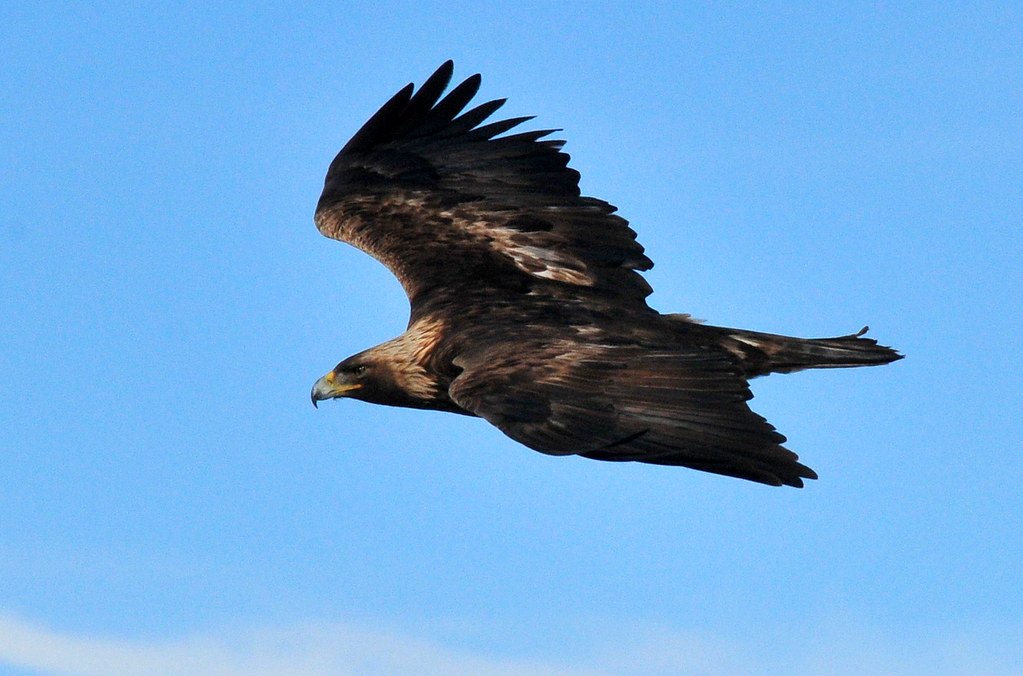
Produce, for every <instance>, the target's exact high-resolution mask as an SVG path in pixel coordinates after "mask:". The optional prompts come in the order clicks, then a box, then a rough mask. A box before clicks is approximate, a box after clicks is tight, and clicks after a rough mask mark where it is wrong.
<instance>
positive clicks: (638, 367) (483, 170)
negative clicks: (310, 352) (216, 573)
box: [311, 61, 902, 487]
mask: <svg viewBox="0 0 1023 676" xmlns="http://www.w3.org/2000/svg"><path fill="white" fill-rule="evenodd" d="M453 70H454V65H453V63H452V62H451V61H447V62H445V63H444V64H443V65H441V67H440V68H439V69H437V71H436V72H434V73H433V75H431V76H430V77H429V78H428V79H427V80H426V81H425V82H424V83H423V85H422V86H421V87H419V89H418V90H417V89H416V88H415V86H414V85H413V84H409V85H407V86H406V87H404V88H403V89H401V90H400V91H399V92H398V93H397V94H395V95H394V96H393V97H392V98H391V99H390V100H388V101H387V103H385V104H384V105H383V107H381V108H380V110H379V111H377V112H376V113H375V114H374V115H373V116H372V117H370V119H369V120H368V121H367V122H366V123H365V124H364V125H363V126H362V128H360V129H359V130H358V131H357V132H356V133H355V135H354V136H353V137H352V138H351V140H350V141H348V143H347V144H345V146H344V147H343V148H342V149H341V151H340V152H339V153H338V154H337V156H336V157H335V158H334V160H333V161H332V162H331V163H330V167H329V168H328V170H327V176H326V179H325V181H324V187H323V192H322V194H321V195H320V199H319V203H318V204H317V205H316V212H315V217H314V220H315V223H316V227H317V228H318V229H319V231H320V232H321V233H322V234H323V235H325V236H327V237H330V238H332V239H336V240H340V241H342V242H346V243H348V244H351V245H353V246H355V247H356V248H358V249H361V250H362V251H364V252H366V253H368V254H369V255H371V256H373V257H374V258H376V259H377V260H378V261H380V262H381V263H383V264H384V265H385V266H386V267H387V268H388V269H389V270H390V271H391V272H392V273H393V274H394V275H395V276H396V277H397V279H398V281H399V282H400V283H401V286H402V287H403V289H404V291H405V293H406V294H407V296H408V300H409V304H410V316H409V322H408V327H407V328H406V330H405V332H404V333H402V334H401V335H400V336H398V337H397V338H393V339H391V340H388V341H387V342H385V343H382V344H380V345H377V346H375V347H371V348H369V349H367V350H365V351H363V352H359V353H358V354H355V355H353V356H351V357H348V358H347V359H345V360H343V361H342V362H341V363H339V364H338V365H337V366H335V367H334V368H333V369H332V370H331V371H330V372H329V373H327V374H326V375H324V376H323V377H322V378H320V379H319V380H317V381H316V383H315V384H314V385H313V388H312V395H311V396H312V401H313V404H314V405H316V404H317V402H319V401H322V400H324V399H335V398H339V397H346V398H352V399H359V400H362V401H366V402H370V403H375V404H385V405H390V406H403V407H409V408H416V409H428V410H436V411H448V412H451V413H459V414H463V415H470V416H477V417H480V418H483V419H484V420H486V421H488V422H490V423H491V424H493V425H494V426H496V427H497V428H498V429H500V430H501V431H502V432H504V433H505V434H506V435H507V436H509V437H511V438H512V439H514V440H515V441H518V442H520V443H522V444H524V445H525V446H528V447H529V448H532V449H535V450H537V451H540V452H541V453H546V454H550V455H579V456H582V457H584V458H593V459H596V460H608V461H616V462H621V461H634V462H641V463H652V464H656V465H674V466H682V467H689V468H692V469H696V470H702V471H705V472H713V473H716V474H722V475H726V476H731V477H738V478H741V479H748V480H750V481H756V482H760V483H763V484H769V485H775V486H781V485H787V486H795V487H802V486H803V480H804V479H816V478H817V474H816V473H815V472H814V471H813V470H812V469H810V468H809V467H807V466H806V465H803V464H801V463H800V462H799V461H798V456H797V455H796V454H795V453H793V452H792V451H790V450H788V449H787V448H785V447H784V446H782V443H784V442H785V437H784V436H782V435H781V434H780V433H779V432H778V431H777V430H776V429H775V428H774V427H773V426H772V425H771V424H770V423H768V422H767V421H766V420H765V419H764V418H763V417H761V416H759V415H758V414H756V413H754V412H753V411H752V410H751V409H750V407H749V405H748V403H747V402H748V401H749V400H750V399H751V398H752V396H753V395H752V393H751V392H750V388H749V381H750V379H752V378H755V377H757V376H763V375H767V374H769V373H790V372H793V371H799V370H802V369H808V368H835V367H852V366H873V365H878V364H887V363H889V362H892V361H894V360H896V359H900V358H901V356H902V355H900V354H899V353H898V352H896V351H895V350H893V349H891V348H889V347H885V346H881V345H878V344H877V342H876V341H875V340H872V339H869V338H864V337H863V334H864V333H865V331H866V327H865V328H864V329H862V330H861V331H859V332H857V333H854V334H851V335H844V336H839V337H835V338H794V337H789V336H784V335H775V334H770V333H761V332H757V331H748V330H744V329H732V328H726V327H720V326H712V325H709V324H706V323H703V322H700V321H697V320H694V319H693V318H692V317H691V316H690V315H688V314H661V313H660V312H658V311H656V310H654V309H652V308H651V307H650V306H649V305H647V302H646V297H647V296H648V295H649V294H650V293H651V287H650V285H649V284H648V283H647V282H646V281H645V280H644V278H643V277H642V275H641V274H640V273H641V272H643V271H645V270H649V269H650V268H651V267H652V266H653V263H652V262H651V260H650V259H649V258H648V257H647V256H646V255H645V254H644V249H643V247H642V246H640V244H639V243H638V242H637V241H636V233H635V231H633V230H632V229H631V228H630V227H629V224H628V222H627V221H626V220H625V219H624V218H622V217H621V216H618V215H617V214H616V213H615V212H616V211H617V209H616V208H615V207H614V206H612V205H611V204H609V203H608V202H605V201H603V200H601V199H597V198H594V197H586V196H583V195H582V194H581V193H580V190H579V172H577V171H576V170H574V169H572V168H570V167H569V166H568V164H569V156H568V155H567V154H566V153H564V152H562V146H563V145H564V141H561V140H552V139H550V138H548V137H549V136H550V134H552V133H554V132H555V131H558V130H555V129H544V130H538V131H517V132H516V133H508V132H510V131H511V130H512V129H513V128H515V127H517V126H518V125H520V124H522V123H524V122H526V121H527V120H531V119H533V118H532V117H513V118H510V119H503V120H499V121H494V122H488V119H489V118H491V116H492V115H493V114H494V113H495V112H496V111H497V110H498V109H499V108H500V107H501V106H502V105H503V104H504V103H505V99H497V100H493V101H487V102H485V103H481V104H479V105H476V106H475V107H472V108H470V109H469V110H466V107H467V106H468V105H469V103H470V102H471V101H472V100H473V98H474V97H475V96H476V93H477V91H478V90H479V87H480V81H481V78H480V75H479V74H476V75H473V76H472V77H469V78H468V79H466V80H465V81H464V82H462V83H461V84H459V85H458V86H456V87H454V88H453V89H451V90H450V92H449V93H447V94H446V95H444V92H445V91H446V90H447V88H448V85H449V83H450V81H451V76H452V73H453ZM442 96H443V98H442Z"/></svg>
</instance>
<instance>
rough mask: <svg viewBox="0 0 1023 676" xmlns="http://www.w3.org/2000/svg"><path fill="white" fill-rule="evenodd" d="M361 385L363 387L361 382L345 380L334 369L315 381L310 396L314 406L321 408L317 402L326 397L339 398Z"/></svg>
mask: <svg viewBox="0 0 1023 676" xmlns="http://www.w3.org/2000/svg"><path fill="white" fill-rule="evenodd" d="M360 387H362V384H361V383H346V382H343V381H342V380H341V379H339V378H338V376H337V375H336V374H335V373H334V372H333V371H331V372H330V373H328V374H327V375H325V376H323V377H322V378H320V379H319V380H317V381H316V382H315V383H313V391H312V392H311V393H310V394H309V397H310V398H311V399H312V400H313V407H314V408H319V406H318V405H317V402H320V401H323V400H324V399H337V398H338V397H343V396H345V395H346V394H347V393H349V392H351V391H352V390H357V389H359V388H360Z"/></svg>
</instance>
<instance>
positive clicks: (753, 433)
mask: <svg viewBox="0 0 1023 676" xmlns="http://www.w3.org/2000/svg"><path fill="white" fill-rule="evenodd" d="M456 364H458V365H459V366H461V367H463V369H464V370H463V372H462V374H461V375H459V376H458V377H457V378H456V379H455V380H454V382H453V383H452V385H451V387H450V391H449V394H450V396H451V398H452V400H454V401H455V402H456V403H457V404H458V405H459V406H461V407H462V408H465V409H466V410H468V411H471V412H472V413H475V414H476V415H478V416H480V417H482V418H485V419H486V420H487V421H489V422H490V423H492V424H494V425H496V426H497V427H498V428H500V429H501V431H502V432H504V433H505V434H507V435H508V436H510V437H511V438H512V439H515V440H516V441H518V442H520V443H523V444H525V445H526V446H529V447H530V448H533V449H535V450H538V451H541V452H544V453H550V454H556V455H568V454H578V455H582V456H585V457H588V458H595V459H598V460H617V461H624V460H633V461H637V462H646V463H654V464H662V465H682V466H685V467H691V468H693V469H698V470H703V471H706V472H714V473H717V474H725V475H728V476H734V477H740V478H743V479H749V480H751V481H758V482H761V483H766V484H772V485H782V484H786V485H789V486H802V485H803V481H802V479H804V478H808V479H816V478H817V475H816V474H815V473H814V471H813V470H812V469H810V468H809V467H806V466H805V465H802V464H800V463H799V462H797V460H798V458H797V456H796V454H795V453H793V452H792V451H790V450H788V449H786V448H784V447H783V446H781V443H782V442H784V441H785V437H784V436H782V435H781V434H779V433H778V432H777V431H776V430H775V429H774V427H773V426H772V425H770V424H769V423H768V422H767V421H766V420H764V419H763V418H762V417H760V416H759V415H757V414H756V413H754V412H753V411H752V410H750V408H749V406H748V405H747V404H746V402H747V401H748V400H749V399H750V398H751V397H752V394H751V393H750V391H749V388H748V386H747V383H746V380H745V379H744V378H743V376H742V375H741V374H740V373H738V371H737V370H736V367H735V365H734V363H733V362H732V361H731V360H729V359H728V358H727V356H726V355H724V354H721V353H717V352H714V351H709V350H702V349H699V348H694V349H692V350H691V351H688V352H679V351H677V350H665V351H651V350H646V349H643V348H639V347H635V346H592V345H590V346H585V345H584V346H580V345H578V344H574V343H572V342H570V341H555V342H552V343H548V344H540V343H536V344H534V345H531V346H530V345H523V346H517V349H516V351H515V352H514V353H508V354H506V355H496V354H493V353H490V354H483V355H479V356H478V357H477V358H475V359H472V360H465V359H463V360H461V361H459V360H456Z"/></svg>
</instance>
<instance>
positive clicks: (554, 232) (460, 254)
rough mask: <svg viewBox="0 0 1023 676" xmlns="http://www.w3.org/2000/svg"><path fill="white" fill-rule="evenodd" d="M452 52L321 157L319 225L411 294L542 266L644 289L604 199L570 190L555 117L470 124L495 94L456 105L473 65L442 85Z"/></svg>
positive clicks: (591, 281) (504, 284)
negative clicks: (326, 161) (533, 123)
mask: <svg viewBox="0 0 1023 676" xmlns="http://www.w3.org/2000/svg"><path fill="white" fill-rule="evenodd" d="M452 70H453V65H452V63H451V62H450V61H448V62H447V63H445V64H444V65H442V66H441V67H440V68H439V69H438V70H437V72H435V73H434V74H433V75H432V76H431V77H430V78H429V79H428V80H427V81H426V82H425V83H424V84H423V86H422V87H420V88H419V90H418V91H417V92H415V93H414V94H413V86H412V85H411V84H410V85H408V86H407V87H405V88H404V89H402V90H401V91H399V92H398V93H397V94H395V95H394V97H392V98H391V100H390V101H388V102H387V103H386V104H384V106H383V107H382V108H381V109H380V110H379V111H378V112H377V113H376V114H375V115H373V117H372V118H370V120H369V121H368V122H366V124H365V125H363V127H362V128H361V129H360V130H359V131H358V132H357V133H356V134H355V136H354V137H352V139H351V140H350V141H349V142H348V143H347V144H346V145H345V146H344V148H342V149H341V152H340V153H338V155H337V157H335V158H334V161H333V162H331V164H330V168H329V170H328V171H327V177H326V180H325V183H324V188H323V194H322V195H321V196H320V201H319V204H318V205H317V207H316V216H315V220H316V225H317V227H318V228H319V230H320V232H322V233H323V234H324V235H326V236H328V237H332V238H334V239H338V240H341V241H343V242H348V243H349V244H352V245H354V246H356V247H358V248H360V249H362V250H363V251H365V252H367V253H369V254H370V255H372V256H374V257H375V258H377V259H378V260H380V261H381V262H382V263H383V264H384V265H386V266H387V267H388V268H389V269H390V270H391V271H392V272H393V273H394V274H395V276H396V277H397V278H398V280H399V281H400V282H401V284H402V286H403V287H404V288H405V292H406V293H407V294H408V296H409V299H410V300H411V302H412V303H413V306H415V305H416V303H417V302H421V301H424V300H425V298H426V296H427V295H428V294H429V293H430V292H432V291H437V290H444V291H446V292H455V293H457V292H459V291H464V290H468V289H472V291H473V292H474V293H479V292H480V290H481V289H482V290H484V291H485V290H488V289H514V290H517V291H519V292H522V291H525V290H528V289H530V288H532V287H533V286H535V285H537V284H538V283H541V280H551V281H553V282H557V283H562V284H566V285H573V286H574V287H577V288H578V289H579V290H583V289H595V290H598V291H600V292H601V293H602V294H612V295H614V296H617V297H620V298H623V299H625V298H628V299H632V300H634V301H635V302H638V303H643V304H645V302H644V300H643V299H644V298H645V297H646V296H647V295H648V294H649V293H650V287H649V285H648V284H647V283H646V281H645V280H644V279H643V278H642V277H641V276H640V275H639V274H638V273H637V272H636V271H637V270H647V269H649V268H650V267H651V266H652V265H653V264H652V263H651V262H650V259H648V258H647V257H646V256H645V255H644V254H643V247H641V246H640V245H639V244H638V243H637V242H636V239H635V232H633V231H632V229H630V228H629V227H628V224H627V222H626V221H625V219H623V218H620V217H618V216H615V215H614V211H615V208H614V207H613V206H611V205H610V204H608V203H607V202H604V201H601V200H598V199H594V198H591V197H582V196H580V194H579V185H578V182H579V173H578V172H576V171H575V170H573V169H570V168H568V160H569V157H568V155H566V154H565V153H563V152H561V151H560V149H561V146H562V145H563V143H564V142H563V141H554V140H541V139H543V138H544V137H545V136H547V135H548V134H550V133H551V130H544V131H532V132H523V133H518V134H513V135H510V136H499V135H500V134H502V133H504V132H506V131H508V130H509V129H511V128H512V127H514V126H516V125H518V124H520V123H521V122H524V121H525V120H528V119H530V118H526V117H523V118H514V119H508V120H503V121H499V122H493V123H491V124H487V125H483V126H480V124H481V123H482V122H483V121H484V120H485V119H487V118H488V117H489V116H490V115H491V114H493V113H494V111H496V110H497V109H498V108H500V107H501V105H502V104H503V103H504V100H503V99H501V100H497V101H490V102H487V103H483V104H481V105H479V106H477V107H475V108H473V109H471V110H469V111H468V112H465V113H462V110H463V108H465V106H466V105H467V104H468V103H469V101H470V100H471V99H472V98H473V96H474V95H475V94H476V91H477V90H478V88H479V85H480V77H479V75H474V76H472V77H470V78H468V79H467V80H465V81H464V82H462V83H461V84H460V85H458V86H457V87H455V88H454V89H453V90H451V92H450V93H449V94H448V95H447V96H445V97H444V98H443V99H441V98H440V97H441V94H442V93H443V91H444V89H445V88H446V86H447V84H448V81H449V80H450V78H451V73H452Z"/></svg>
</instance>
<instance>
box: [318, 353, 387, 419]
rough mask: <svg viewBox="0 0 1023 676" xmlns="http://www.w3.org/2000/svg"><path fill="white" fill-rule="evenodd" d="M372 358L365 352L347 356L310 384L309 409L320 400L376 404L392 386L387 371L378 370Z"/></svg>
mask: <svg viewBox="0 0 1023 676" xmlns="http://www.w3.org/2000/svg"><path fill="white" fill-rule="evenodd" d="M373 356H374V355H372V354H371V353H369V351H368V350H367V351H366V352H360V353H359V354H355V355H352V356H351V357H348V358H347V359H345V360H344V361H342V362H341V363H340V364H338V365H337V366H335V367H334V368H333V370H331V371H330V372H329V373H327V374H326V375H325V376H323V377H322V378H320V379H319V380H317V381H316V382H315V383H314V384H313V391H312V394H311V396H312V400H313V406H316V405H317V403H318V402H321V401H323V400H324V399H338V398H341V397H350V398H352V399H362V400H364V401H374V402H375V401H377V400H378V399H379V398H380V394H381V393H382V391H384V390H388V389H390V388H391V386H393V378H391V377H390V375H391V374H390V369H387V368H381V365H380V364H379V363H378V361H377V360H376V359H374V358H373Z"/></svg>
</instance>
